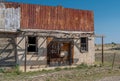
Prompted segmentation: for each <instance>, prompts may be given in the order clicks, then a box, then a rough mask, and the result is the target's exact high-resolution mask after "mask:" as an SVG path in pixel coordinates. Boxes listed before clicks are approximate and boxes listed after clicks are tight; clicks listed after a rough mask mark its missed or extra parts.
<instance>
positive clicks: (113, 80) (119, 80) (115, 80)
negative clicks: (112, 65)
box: [99, 76, 120, 81]
mask: <svg viewBox="0 0 120 81" xmlns="http://www.w3.org/2000/svg"><path fill="white" fill-rule="evenodd" d="M99 81H120V76H112V77H105V78H103V79H100V80H99Z"/></svg>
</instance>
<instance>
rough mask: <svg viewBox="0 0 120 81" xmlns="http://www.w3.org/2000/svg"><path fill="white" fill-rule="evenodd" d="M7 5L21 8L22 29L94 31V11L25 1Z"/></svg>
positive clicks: (7, 4)
mask: <svg viewBox="0 0 120 81" xmlns="http://www.w3.org/2000/svg"><path fill="white" fill-rule="evenodd" d="M5 6H6V8H18V7H19V8H20V9H21V12H20V13H21V18H20V21H21V22H20V27H21V29H46V30H65V31H94V18H93V17H94V16H93V12H92V11H87V10H78V9H71V8H63V7H62V6H56V7H53V6H43V5H33V4H23V3H5Z"/></svg>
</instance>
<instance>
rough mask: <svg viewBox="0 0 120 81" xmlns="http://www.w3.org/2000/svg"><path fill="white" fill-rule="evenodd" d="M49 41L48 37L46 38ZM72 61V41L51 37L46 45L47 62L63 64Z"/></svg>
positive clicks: (69, 63) (54, 64)
mask: <svg viewBox="0 0 120 81" xmlns="http://www.w3.org/2000/svg"><path fill="white" fill-rule="evenodd" d="M48 41H49V39H48ZM72 63H73V41H72V40H69V39H58V38H57V39H52V40H51V41H49V43H48V46H47V64H48V65H49V66H64V65H71V64H72Z"/></svg>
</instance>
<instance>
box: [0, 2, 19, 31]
mask: <svg viewBox="0 0 120 81" xmlns="http://www.w3.org/2000/svg"><path fill="white" fill-rule="evenodd" d="M1 7H2V8H1ZM19 28H20V8H5V6H4V5H3V4H2V3H1V4H0V30H4V31H10V30H17V29H19Z"/></svg>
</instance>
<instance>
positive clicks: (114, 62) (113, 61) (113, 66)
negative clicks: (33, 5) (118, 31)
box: [112, 53, 116, 69]
mask: <svg viewBox="0 0 120 81" xmlns="http://www.w3.org/2000/svg"><path fill="white" fill-rule="evenodd" d="M115 56H116V53H114V56H113V62H112V69H113V67H114V63H115Z"/></svg>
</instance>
